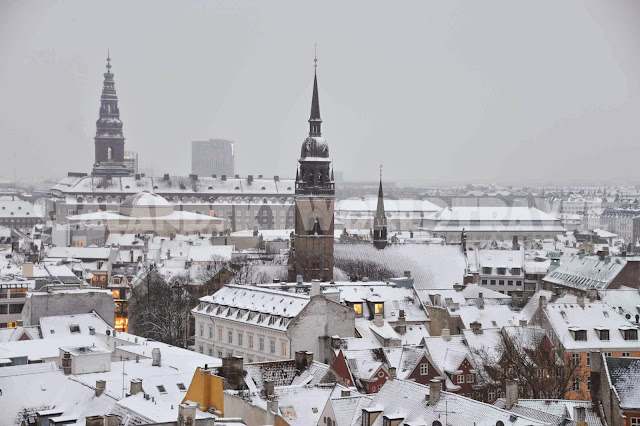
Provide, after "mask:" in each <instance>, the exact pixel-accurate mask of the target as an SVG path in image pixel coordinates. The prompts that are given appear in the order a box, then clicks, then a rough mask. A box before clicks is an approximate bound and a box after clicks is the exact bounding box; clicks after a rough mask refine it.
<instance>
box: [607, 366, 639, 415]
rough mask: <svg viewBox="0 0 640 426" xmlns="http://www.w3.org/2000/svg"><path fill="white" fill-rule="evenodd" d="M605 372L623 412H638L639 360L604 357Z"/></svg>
mask: <svg viewBox="0 0 640 426" xmlns="http://www.w3.org/2000/svg"><path fill="white" fill-rule="evenodd" d="M604 363H605V370H606V372H607V374H608V375H609V382H610V383H611V385H612V386H613V388H614V390H615V392H616V395H617V396H618V399H619V401H620V408H622V409H623V410H640V358H628V357H622V358H611V357H604Z"/></svg>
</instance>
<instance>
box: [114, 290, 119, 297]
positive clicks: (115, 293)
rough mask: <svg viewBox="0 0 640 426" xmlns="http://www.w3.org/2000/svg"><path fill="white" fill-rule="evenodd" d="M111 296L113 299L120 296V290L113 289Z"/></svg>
mask: <svg viewBox="0 0 640 426" xmlns="http://www.w3.org/2000/svg"><path fill="white" fill-rule="evenodd" d="M113 298H114V299H119V298H120V290H113Z"/></svg>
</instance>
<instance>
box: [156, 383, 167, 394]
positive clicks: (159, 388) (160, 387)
mask: <svg viewBox="0 0 640 426" xmlns="http://www.w3.org/2000/svg"><path fill="white" fill-rule="evenodd" d="M156 387H157V388H158V392H160V393H161V394H165V393H167V390H166V389H165V388H164V386H163V385H158V386H156Z"/></svg>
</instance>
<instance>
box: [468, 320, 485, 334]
mask: <svg viewBox="0 0 640 426" xmlns="http://www.w3.org/2000/svg"><path fill="white" fill-rule="evenodd" d="M469 326H470V327H471V331H473V334H482V324H481V323H480V322H479V321H474V322H472V323H471V324H469Z"/></svg>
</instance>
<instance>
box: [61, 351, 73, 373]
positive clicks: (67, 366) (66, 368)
mask: <svg viewBox="0 0 640 426" xmlns="http://www.w3.org/2000/svg"><path fill="white" fill-rule="evenodd" d="M62 371H63V372H64V375H65V376H68V375H70V374H71V354H70V353H69V352H65V353H64V354H63V355H62Z"/></svg>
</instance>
